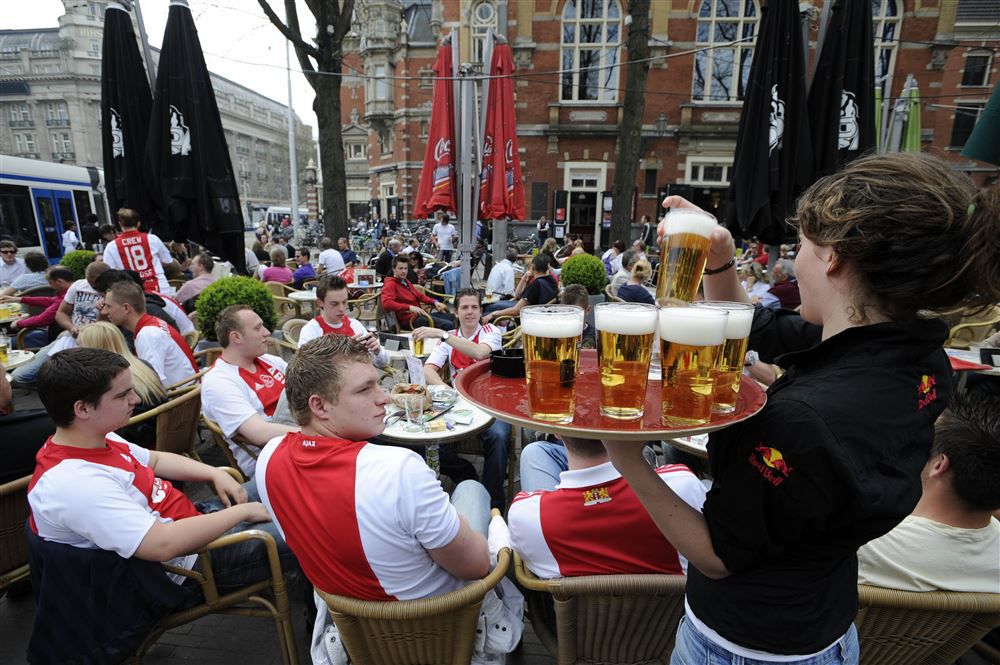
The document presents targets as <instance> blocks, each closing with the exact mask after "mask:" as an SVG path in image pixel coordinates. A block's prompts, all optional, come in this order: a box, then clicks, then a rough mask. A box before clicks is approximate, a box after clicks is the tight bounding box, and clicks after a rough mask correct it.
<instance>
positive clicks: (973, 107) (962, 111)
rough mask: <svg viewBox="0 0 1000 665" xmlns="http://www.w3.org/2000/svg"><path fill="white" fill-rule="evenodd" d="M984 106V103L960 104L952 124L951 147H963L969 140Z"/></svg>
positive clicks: (949, 143)
mask: <svg viewBox="0 0 1000 665" xmlns="http://www.w3.org/2000/svg"><path fill="white" fill-rule="evenodd" d="M983 106H984V104H968V103H966V104H962V103H959V104H958V109H957V110H956V111H955V122H954V124H952V126H951V140H950V141H949V142H948V146H949V147H952V148H961V147H962V146H964V145H965V142H966V141H968V140H969V134H971V133H972V128H973V127H975V126H976V120H978V119H979V115H980V114H981V113H982V112H983Z"/></svg>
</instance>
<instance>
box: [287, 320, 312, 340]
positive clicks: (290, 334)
mask: <svg viewBox="0 0 1000 665" xmlns="http://www.w3.org/2000/svg"><path fill="white" fill-rule="evenodd" d="M307 323H309V322H308V321H306V320H305V319H288V320H287V321H285V324H284V325H283V326H281V334H282V336H284V338H285V341H287V342H289V343H290V344H294V345H295V346H298V345H299V333H300V332H302V326H304V325H305V324H307Z"/></svg>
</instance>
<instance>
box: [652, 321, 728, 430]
mask: <svg viewBox="0 0 1000 665" xmlns="http://www.w3.org/2000/svg"><path fill="white" fill-rule="evenodd" d="M728 318H729V312H728V311H726V310H725V309H720V308H718V307H707V306H704V305H689V306H686V307H685V306H683V305H681V306H676V307H663V308H661V309H660V365H661V370H660V371H661V376H662V377H663V424H664V425H668V426H696V425H704V424H705V423H707V422H708V421H709V420H711V418H712V402H713V401H714V398H715V376H714V373H713V370H714V369H715V367H716V365H717V361H718V358H719V357H720V354H721V352H722V344H723V342H725V340H726V321H727V319H728Z"/></svg>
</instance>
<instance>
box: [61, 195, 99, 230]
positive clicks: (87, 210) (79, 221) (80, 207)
mask: <svg viewBox="0 0 1000 665" xmlns="http://www.w3.org/2000/svg"><path fill="white" fill-rule="evenodd" d="M73 203H75V204H76V214H77V215H78V217H77V218H76V228H77V230H78V231H79V230H80V228H81V227H82V226H83V225H84V224H85V223H86V222H87V215H89V214H91V213H92V212H94V209H93V208H91V207H90V194H89V193H88V192H85V191H83V190H80V189H74V190H73ZM63 223H64V224H65V223H66V218H65V217H63Z"/></svg>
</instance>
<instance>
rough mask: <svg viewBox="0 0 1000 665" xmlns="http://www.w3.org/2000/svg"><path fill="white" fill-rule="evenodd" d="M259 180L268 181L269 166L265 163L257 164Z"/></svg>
mask: <svg viewBox="0 0 1000 665" xmlns="http://www.w3.org/2000/svg"><path fill="white" fill-rule="evenodd" d="M257 180H261V181H264V180H267V164H265V163H264V162H257Z"/></svg>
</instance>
